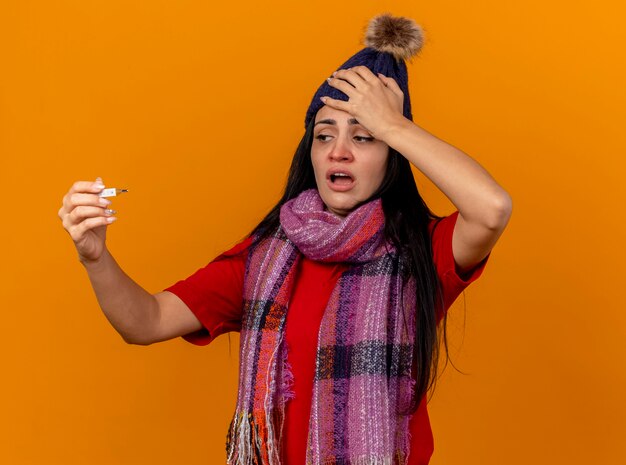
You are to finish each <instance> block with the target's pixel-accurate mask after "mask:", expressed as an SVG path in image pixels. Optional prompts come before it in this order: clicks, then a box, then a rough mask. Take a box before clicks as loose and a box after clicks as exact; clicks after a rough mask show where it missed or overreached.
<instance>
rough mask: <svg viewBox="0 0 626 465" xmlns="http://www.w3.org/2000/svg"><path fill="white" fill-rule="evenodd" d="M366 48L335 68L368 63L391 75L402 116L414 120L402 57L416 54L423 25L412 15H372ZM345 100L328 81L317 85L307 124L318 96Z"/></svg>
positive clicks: (371, 68) (371, 66) (316, 106)
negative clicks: (401, 102) (400, 95)
mask: <svg viewBox="0 0 626 465" xmlns="http://www.w3.org/2000/svg"><path fill="white" fill-rule="evenodd" d="M364 42H365V48H364V49H363V50H361V51H360V52H358V53H356V54H355V55H353V56H352V57H350V58H349V59H348V61H346V62H345V63H344V64H343V65H341V66H340V67H339V68H338V69H347V68H352V67H354V66H367V67H368V68H369V69H370V70H371V71H372V72H373V73H374V74H378V73H381V74H383V75H385V76H387V77H390V78H393V79H394V80H395V81H396V82H397V83H398V85H399V86H400V89H402V92H403V93H404V106H403V113H404V116H405V117H406V118H408V119H410V120H413V115H412V114H411V99H410V98H409V85H408V84H409V83H408V79H409V78H408V74H407V70H406V64H405V62H404V61H405V60H407V59H409V58H411V57H413V56H415V55H416V54H417V53H418V52H419V51H420V50H421V48H422V45H423V43H424V32H423V29H422V27H421V26H420V25H419V24H417V23H415V21H413V20H412V19H409V18H404V17H397V16H395V17H394V16H391V15H390V14H383V15H380V16H376V17H374V18H372V19H371V20H370V22H369V25H368V26H367V30H366V32H365V38H364ZM324 96H327V97H330V98H333V99H337V100H343V101H347V100H348V96H347V95H346V94H344V93H343V92H342V91H340V90H339V89H336V88H334V87H332V86H331V85H330V84H328V82H326V81H324V83H323V84H322V85H321V86H320V87H319V88H318V89H317V92H315V95H314V96H313V100H312V101H311V105H309V109H308V110H307V112H306V117H305V119H304V127H305V128H306V127H307V126H308V125H309V123H310V121H311V119H313V118H314V117H315V114H316V113H317V111H318V110H319V109H320V108H322V107H323V106H324V102H322V101H321V100H320V97H324Z"/></svg>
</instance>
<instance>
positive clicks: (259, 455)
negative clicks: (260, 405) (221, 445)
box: [226, 408, 284, 465]
mask: <svg viewBox="0 0 626 465" xmlns="http://www.w3.org/2000/svg"><path fill="white" fill-rule="evenodd" d="M271 416H272V414H271V413H270V414H268V413H267V412H255V413H251V412H247V413H246V412H237V413H235V416H234V417H233V419H232V421H231V423H230V427H229V428H228V435H227V436H226V456H227V459H226V463H227V464H229V465H280V463H281V460H280V447H278V446H279V444H276V439H275V435H274V434H273V433H274V431H273V428H272V426H271V425H272V421H277V419H276V418H275V419H274V420H272V419H271V418H269V417H271ZM274 416H279V417H281V418H282V417H283V416H284V411H283V409H282V408H281V409H280V411H275V412H274ZM279 422H280V423H282V420H279Z"/></svg>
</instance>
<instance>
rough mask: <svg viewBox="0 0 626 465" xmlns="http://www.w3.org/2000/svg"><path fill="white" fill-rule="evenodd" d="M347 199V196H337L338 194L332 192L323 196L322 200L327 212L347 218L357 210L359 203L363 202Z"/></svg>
mask: <svg viewBox="0 0 626 465" xmlns="http://www.w3.org/2000/svg"><path fill="white" fill-rule="evenodd" d="M324 197H326V198H324ZM342 197H343V198H342ZM346 197H347V196H346V195H345V194H339V195H337V193H336V192H330V193H327V194H326V195H325V196H323V197H322V200H323V201H324V205H326V209H327V210H329V211H332V212H333V213H335V214H338V215H340V216H346V215H347V214H348V213H350V212H351V211H352V210H354V209H355V208H356V206H357V204H358V203H360V202H361V200H357V199H354V198H346Z"/></svg>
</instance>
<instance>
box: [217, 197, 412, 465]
mask: <svg viewBox="0 0 626 465" xmlns="http://www.w3.org/2000/svg"><path fill="white" fill-rule="evenodd" d="M384 219H385V217H384V213H383V209H382V203H381V201H380V199H376V200H374V201H371V202H369V203H366V204H364V205H362V206H360V207H359V208H357V209H355V210H353V211H352V212H351V213H350V214H349V215H348V216H346V217H344V218H340V217H337V216H335V215H333V214H332V213H330V212H328V211H325V210H324V204H323V202H322V200H321V198H320V196H319V193H318V191H317V190H316V189H310V190H307V191H304V192H302V193H301V194H300V195H299V196H298V197H296V198H294V199H292V200H290V201H288V202H286V203H285V204H284V205H283V207H282V208H281V211H280V225H281V226H280V227H279V228H278V229H277V231H276V232H275V234H274V235H273V236H272V237H270V238H267V239H264V240H261V241H259V242H258V243H256V244H255V245H254V246H252V248H251V249H250V252H249V255H248V259H247V264H246V271H245V275H244V290H243V305H244V308H243V310H244V311H243V320H242V328H241V335H240V343H241V346H240V369H239V391H238V397H237V406H236V410H235V414H234V416H233V419H232V421H231V424H230V427H229V431H228V435H227V443H226V450H227V457H228V458H227V463H228V464H238V465H251V464H254V465H278V464H280V463H281V450H282V443H281V437H282V428H283V422H284V411H285V402H286V401H288V400H289V399H290V398H292V397H293V392H291V390H290V386H291V382H292V377H291V373H290V367H289V365H288V363H287V348H286V345H285V343H284V328H285V316H286V313H287V311H288V309H289V301H290V297H291V292H292V287H293V283H294V280H295V278H296V270H297V265H298V261H299V260H300V259H301V257H302V254H304V255H305V256H306V257H308V258H309V259H312V260H318V261H322V262H343V263H347V264H349V267H348V269H347V270H346V271H344V272H343V273H342V275H341V276H340V277H339V279H338V281H337V284H336V286H335V288H334V289H333V291H332V293H331V296H330V299H329V300H328V304H327V306H326V309H325V311H324V315H323V318H322V321H321V326H320V329H319V333H318V342H317V355H316V362H315V378H314V385H313V392H312V404H311V414H310V419H309V435H308V447H307V456H306V463H307V465H309V464H314V465H321V464H324V465H348V464H358V465H366V464H372V465H374V464H375V465H380V464H385V465H387V464H388V465H395V464H399V465H402V464H405V463H406V461H407V458H408V453H409V442H410V437H409V415H408V414H407V409H408V406H409V404H410V402H411V398H412V392H413V388H414V380H413V379H412V376H411V366H412V365H411V364H412V355H413V340H414V333H415V327H414V325H415V323H414V322H415V318H414V314H415V305H416V298H415V280H414V278H409V277H408V273H407V264H406V262H405V261H404V260H403V259H401V257H400V256H399V254H398V253H397V252H396V249H395V248H394V247H393V245H392V244H390V243H389V242H388V241H386V240H385V238H384V226H385V221H384Z"/></svg>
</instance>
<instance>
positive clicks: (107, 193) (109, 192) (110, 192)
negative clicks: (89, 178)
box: [98, 187, 128, 197]
mask: <svg viewBox="0 0 626 465" xmlns="http://www.w3.org/2000/svg"><path fill="white" fill-rule="evenodd" d="M124 192H128V189H117V188H115V187H109V188H107V189H102V192H100V193H99V194H98V196H99V197H115V196H117V195H120V194H122V193H124Z"/></svg>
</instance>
